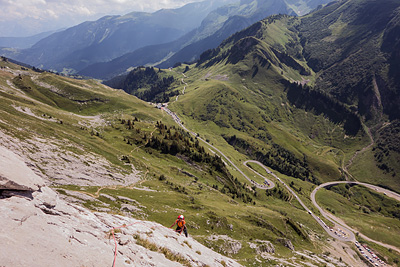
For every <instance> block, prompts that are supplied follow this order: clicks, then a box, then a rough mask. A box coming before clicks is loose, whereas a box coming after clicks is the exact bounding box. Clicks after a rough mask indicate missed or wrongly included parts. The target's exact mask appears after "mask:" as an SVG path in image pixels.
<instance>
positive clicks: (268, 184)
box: [162, 75, 400, 253]
mask: <svg viewBox="0 0 400 267" xmlns="http://www.w3.org/2000/svg"><path fill="white" fill-rule="evenodd" d="M184 76H185V78H186V75H184ZM182 82H183V83H185V82H184V81H183V79H182ZM186 86H187V83H185V87H184V90H185V89H186ZM176 100H178V98H177V99H176ZM162 109H163V110H164V111H165V112H167V114H169V115H170V116H172V118H173V119H174V121H175V122H176V123H177V124H178V125H179V126H180V127H182V128H183V129H184V130H185V131H187V132H189V133H190V134H191V135H193V136H195V137H197V139H199V140H200V141H202V142H203V143H204V144H206V145H207V146H208V147H210V148H212V150H213V152H214V151H217V152H218V153H219V155H220V156H221V157H223V158H224V159H225V160H226V161H227V162H229V164H231V166H232V167H233V168H235V169H236V170H237V171H238V172H239V173H240V174H241V175H243V177H244V178H246V179H247V180H248V181H249V182H250V183H251V184H252V185H253V186H255V187H257V188H259V189H272V188H274V187H275V183H274V182H273V181H271V180H270V179H268V178H266V177H264V176H263V175H262V174H260V173H258V172H257V171H255V170H254V169H252V168H250V167H249V166H248V165H247V163H250V162H251V163H255V164H258V165H259V166H261V167H262V168H263V169H264V170H265V171H266V172H267V173H268V174H270V175H272V176H273V177H274V178H275V179H276V180H277V181H278V182H280V183H281V184H282V185H283V186H284V187H285V188H286V189H287V190H288V191H289V192H290V193H291V194H292V195H293V196H294V197H295V198H296V200H297V201H298V202H299V203H300V205H301V206H302V207H303V208H304V209H305V210H306V211H307V212H308V213H309V214H310V215H311V216H312V217H313V218H314V219H315V220H316V222H317V223H318V224H320V225H321V227H322V228H323V229H324V230H325V231H326V232H327V233H328V235H329V236H331V237H333V238H335V239H338V240H340V241H343V242H355V241H356V238H355V235H354V232H357V231H356V230H354V229H352V228H350V227H349V226H347V225H346V224H345V223H344V222H342V221H341V220H340V219H338V218H337V217H335V216H334V215H333V214H330V213H329V212H326V211H325V210H323V209H322V208H321V207H320V206H319V205H318V203H317V202H316V200H315V195H316V193H317V191H318V190H319V189H321V188H324V187H327V186H330V185H336V184H342V183H347V184H358V185H362V186H365V187H367V188H370V189H372V190H375V191H377V192H381V193H384V194H385V195H387V196H390V197H392V198H394V199H396V200H398V201H400V194H398V193H395V192H392V191H390V190H388V189H385V188H381V187H379V186H375V185H371V184H367V183H362V182H356V181H335V182H328V183H324V184H321V185H319V186H317V187H316V188H315V189H314V190H313V191H312V192H311V195H310V198H311V201H312V204H313V205H314V206H315V207H316V208H317V209H318V210H319V212H320V213H321V216H323V217H324V219H326V220H328V221H330V222H331V223H333V224H334V227H333V228H331V227H329V226H328V225H327V224H326V223H325V222H324V221H323V220H322V219H321V218H320V217H318V216H316V215H315V214H314V213H312V211H311V210H310V209H309V208H308V207H307V206H306V205H305V204H304V203H303V201H302V200H301V199H300V198H299V197H298V195H297V194H296V192H294V191H293V189H292V188H291V187H290V186H288V185H287V184H286V183H285V182H283V181H282V180H281V179H280V178H279V177H278V176H277V175H276V174H274V173H273V172H272V171H271V170H270V169H268V168H267V167H266V166H265V165H264V164H262V163H261V162H259V161H256V160H247V161H245V162H243V164H244V165H245V166H246V167H248V168H249V169H250V170H252V171H253V172H255V173H256V174H258V175H259V176H260V177H262V178H263V179H264V184H259V183H257V182H255V181H254V180H252V179H250V178H249V177H248V176H247V175H246V174H245V173H244V172H243V171H242V170H241V169H240V168H239V167H237V166H236V165H235V164H234V163H233V162H232V161H231V160H230V159H229V158H228V157H227V156H226V155H225V154H224V153H222V152H221V151H220V150H219V149H218V148H216V147H215V146H214V145H212V144H210V143H208V142H207V141H205V140H204V139H202V138H201V137H199V136H198V135H197V134H196V133H195V132H192V131H190V130H189V129H187V128H186V127H185V126H184V125H183V123H182V121H181V120H180V118H179V117H178V116H177V115H176V114H175V113H174V112H172V111H171V110H169V109H168V108H167V107H163V108H162ZM371 139H372V137H371ZM372 140H373V139H372ZM372 144H373V141H372ZM214 153H215V152H214ZM359 235H360V236H361V237H362V238H364V239H365V240H368V241H371V242H374V243H376V244H379V245H381V246H384V247H388V248H392V249H393V250H396V251H397V252H399V253H400V249H399V248H397V247H395V246H391V245H388V244H384V243H382V242H379V241H376V240H373V239H370V238H368V237H367V236H365V235H363V234H361V233H359Z"/></svg>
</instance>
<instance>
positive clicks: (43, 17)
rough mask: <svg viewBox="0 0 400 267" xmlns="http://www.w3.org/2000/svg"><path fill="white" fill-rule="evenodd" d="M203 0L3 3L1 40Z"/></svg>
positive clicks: (19, 0) (29, 0) (4, 0)
mask: <svg viewBox="0 0 400 267" xmlns="http://www.w3.org/2000/svg"><path fill="white" fill-rule="evenodd" d="M198 1H200V0H0V37H23V36H31V35H34V34H38V33H42V32H46V31H53V30H58V29H62V28H66V27H71V26H74V25H77V24H79V23H81V22H84V21H87V20H97V19H99V18H101V17H103V16H105V15H124V14H127V13H130V12H132V11H145V12H154V11H156V10H159V9H162V8H177V7H180V6H183V5H185V4H187V3H191V2H198Z"/></svg>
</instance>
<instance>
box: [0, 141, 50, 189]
mask: <svg viewBox="0 0 400 267" xmlns="http://www.w3.org/2000/svg"><path fill="white" fill-rule="evenodd" d="M42 186H44V181H43V179H42V178H40V177H39V176H38V175H36V174H35V173H34V172H33V171H32V170H31V169H30V168H29V167H28V166H27V165H26V164H25V162H24V160H23V159H22V158H21V157H19V156H18V155H16V154H14V152H12V151H10V150H8V149H7V148H5V147H2V146H0V189H7V190H24V191H37V190H39V189H40V187H42Z"/></svg>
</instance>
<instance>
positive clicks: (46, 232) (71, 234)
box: [0, 149, 241, 267]
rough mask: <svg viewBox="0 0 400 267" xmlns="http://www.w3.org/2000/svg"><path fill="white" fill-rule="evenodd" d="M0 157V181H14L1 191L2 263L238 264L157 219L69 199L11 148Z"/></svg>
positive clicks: (42, 264) (13, 264)
mask: <svg viewBox="0 0 400 267" xmlns="http://www.w3.org/2000/svg"><path fill="white" fill-rule="evenodd" d="M3 152H5V153H3ZM0 158H1V161H0V170H1V171H2V172H1V174H2V176H1V177H2V181H12V182H3V183H2V184H3V187H2V188H3V189H4V188H6V189H7V190H2V191H0V214H1V215H0V225H1V227H0V240H1V242H0V266H33V267H35V266H60V267H63V266H68V267H70V266H96V267H97V266H113V262H114V260H115V266H157V267H158V266H160V267H163V266H165V267H169V266H171V267H172V266H173V267H175V266H183V265H182V264H185V262H186V263H189V264H190V265H191V266H206V265H208V266H232V267H235V266H241V265H240V264H238V263H237V262H235V261H234V260H232V259H230V258H227V257H224V256H222V255H220V254H218V253H216V252H214V251H212V250H211V249H209V248H207V247H205V246H203V245H202V244H200V243H198V242H197V241H196V240H194V239H192V238H191V237H189V238H186V237H185V236H184V235H179V234H177V233H176V232H174V231H173V230H171V229H169V228H166V227H164V226H163V225H160V224H158V223H155V222H149V221H141V220H136V219H132V218H129V217H125V216H121V215H115V214H108V213H103V212H92V211H90V210H88V209H86V208H84V207H81V206H79V205H76V204H72V203H68V202H66V201H65V200H63V199H60V198H59V197H58V195H57V193H56V192H54V191H53V190H52V189H51V188H49V187H46V186H44V185H43V181H41V179H39V177H37V176H35V175H34V174H33V172H32V171H30V170H29V168H28V167H27V166H26V165H25V164H24V162H23V161H22V159H20V158H19V157H18V156H16V155H15V154H13V153H12V152H9V151H7V150H6V149H2V150H1V151H0ZM10 166H12V167H10ZM8 167H10V168H8ZM17 167H18V168H17ZM27 177H28V178H27ZM17 185H18V186H17ZM11 189H17V190H16V191H12V190H11ZM21 190H24V191H21ZM25 190H28V191H25ZM33 190H36V191H33ZM113 228H116V230H115V231H114V232H115V234H114V236H113V234H112V233H113V231H112V229H113ZM114 237H115V241H114ZM145 244H152V245H156V246H157V247H159V250H158V251H151V250H150V249H149V248H147V247H146V245H145ZM116 247H117V249H116V250H117V253H116V257H115V256H114V253H115V248H116ZM166 251H167V252H168V253H166ZM168 255H175V256H177V257H168ZM177 259H179V260H177Z"/></svg>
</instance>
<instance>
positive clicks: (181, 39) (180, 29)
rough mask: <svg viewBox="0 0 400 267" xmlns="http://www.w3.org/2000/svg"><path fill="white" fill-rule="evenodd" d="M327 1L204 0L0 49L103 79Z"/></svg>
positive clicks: (181, 57)
mask: <svg viewBox="0 0 400 267" xmlns="http://www.w3.org/2000/svg"><path fill="white" fill-rule="evenodd" d="M329 1H330V0H308V1H304V0H290V1H288V0H242V1H240V2H236V0H223V1H216V0H209V1H204V2H198V3H192V4H187V5H185V6H183V7H181V8H178V9H164V10H160V11H157V12H154V13H143V12H133V13H130V14H127V15H125V16H107V17H103V18H101V19H99V20H97V21H93V22H84V23H82V24H80V25H77V26H75V27H71V28H68V29H66V30H64V31H61V32H58V33H55V34H52V35H50V36H48V37H47V38H44V39H42V40H40V41H39V42H37V43H36V44H35V45H33V46H32V47H31V48H29V49H24V50H17V51H15V50H11V51H10V50H9V49H3V50H2V54H3V55H5V56H8V57H11V58H14V59H16V60H18V61H21V62H25V63H28V64H30V65H33V66H36V67H40V68H44V69H51V70H55V71H59V72H65V73H76V72H79V73H80V74H82V75H86V76H90V77H96V78H102V79H104V78H109V77H112V76H115V75H117V74H120V73H122V72H125V71H126V70H127V69H129V68H130V67H135V66H140V65H159V66H160V67H169V66H173V65H174V64H175V63H176V62H180V61H192V60H195V59H197V58H198V57H199V55H200V54H201V53H202V52H203V51H204V50H207V49H210V48H214V47H216V46H217V45H219V43H220V42H221V41H222V40H224V39H225V38H227V37H229V36H230V35H231V34H233V33H235V32H237V31H239V30H242V29H244V28H245V27H248V26H249V25H251V24H252V23H254V22H256V21H258V20H260V19H262V18H264V17H267V16H268V15H271V14H277V13H283V14H293V15H295V14H304V13H307V12H309V11H310V10H312V9H314V8H316V7H317V6H319V5H321V4H326V3H328V2H329ZM108 61H109V62H108Z"/></svg>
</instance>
